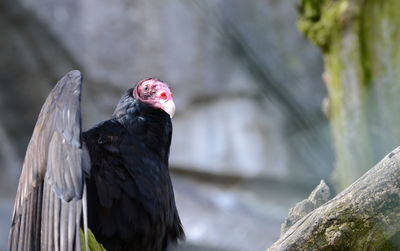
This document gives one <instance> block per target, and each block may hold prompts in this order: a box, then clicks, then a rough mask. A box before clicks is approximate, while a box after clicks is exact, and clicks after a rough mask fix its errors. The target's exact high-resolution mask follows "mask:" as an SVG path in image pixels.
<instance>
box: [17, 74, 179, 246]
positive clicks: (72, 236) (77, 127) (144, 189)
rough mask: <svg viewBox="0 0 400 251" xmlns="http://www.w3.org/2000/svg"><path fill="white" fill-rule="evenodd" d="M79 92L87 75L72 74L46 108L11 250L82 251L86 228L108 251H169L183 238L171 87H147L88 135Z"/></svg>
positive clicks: (30, 155) (130, 94)
mask: <svg viewBox="0 0 400 251" xmlns="http://www.w3.org/2000/svg"><path fill="white" fill-rule="evenodd" d="M80 90H81V75H80V73H79V72H78V71H73V72H70V73H68V74H67V75H66V76H65V77H64V78H63V79H61V80H60V81H59V83H58V84H57V86H56V87H55V88H54V89H53V91H52V92H51V93H50V95H49V97H48V99H47V100H46V103H45V105H44V106H43V108H42V111H41V114H40V115H39V119H38V122H37V124H36V127H35V130H34V133H33V135H32V139H31V141H30V143H29V146H28V149H27V154H26V157H25V161H24V166H23V171H22V174H21V178H20V183H19V187H18V191H17V198H16V202H15V208H14V214H13V222H12V226H11V230H10V238H9V250H80V247H81V245H85V243H83V244H81V243H80V237H79V232H80V231H79V229H80V228H82V229H83V230H84V231H85V232H86V229H87V226H88V227H89V229H90V230H91V231H92V232H93V234H94V236H95V237H96V239H97V240H98V241H99V242H100V243H101V244H103V245H104V247H105V248H106V249H107V250H109V251H112V250H141V251H147V250H148V251H162V250H167V248H168V246H169V244H170V243H175V242H176V241H177V240H178V239H180V238H183V237H184V233H183V230H182V227H181V223H180V219H179V216H178V212H177V210H176V206H175V200H174V193H173V189H172V184H171V180H170V177H169V171H168V158H169V147H170V143H171V135H172V124H171V119H170V115H171V114H168V113H171V109H172V114H173V110H174V108H171V106H170V103H171V102H170V101H172V97H171V94H170V91H169V89H168V87H167V86H166V85H165V84H164V83H162V82H161V81H159V80H157V79H146V80H143V81H141V82H140V83H139V84H138V86H137V87H136V88H135V89H130V90H128V91H127V92H126V93H125V94H124V95H123V97H122V98H121V100H120V102H119V103H118V105H117V108H116V110H115V112H114V114H113V116H112V117H111V119H110V120H107V121H104V122H101V123H99V124H97V125H96V126H94V127H93V128H91V129H89V130H88V131H86V132H83V133H81V122H80ZM160 100H161V101H162V102H159V101H160ZM167 101H168V102H167ZM172 102H173V101H172ZM172 105H173V103H172ZM167 112H168V113H167ZM86 208H87V210H86Z"/></svg>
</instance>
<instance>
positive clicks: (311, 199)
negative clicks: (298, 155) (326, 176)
mask: <svg viewBox="0 0 400 251" xmlns="http://www.w3.org/2000/svg"><path fill="white" fill-rule="evenodd" d="M330 197H331V191H330V189H329V187H328V185H327V184H326V183H325V181H324V180H321V182H320V183H319V185H318V186H317V187H316V188H314V190H313V191H312V192H311V194H310V196H308V198H307V199H305V200H302V201H300V202H298V203H297V204H296V206H294V207H292V208H291V209H290V210H289V215H288V217H286V219H285V221H284V222H283V223H282V226H281V236H283V235H284V234H285V233H286V231H287V230H288V229H289V228H290V227H291V226H293V225H294V224H295V223H296V222H298V221H299V220H300V219H301V218H303V217H304V216H305V215H306V214H308V213H309V212H311V211H313V210H314V209H316V208H318V207H320V206H322V204H324V203H325V202H327V201H328V200H329V199H330Z"/></svg>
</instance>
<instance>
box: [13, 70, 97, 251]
mask: <svg viewBox="0 0 400 251" xmlns="http://www.w3.org/2000/svg"><path fill="white" fill-rule="evenodd" d="M81 85H82V75H81V73H80V72H79V71H71V72H69V73H68V74H67V75H65V76H64V77H63V78H62V79H61V80H60V81H59V82H58V83H57V85H56V86H55V87H54V89H53V90H52V91H51V93H50V94H49V96H48V97H47V99H46V102H45V104H44V105H43V107H42V110H41V112H40V114H39V118H38V120H37V122H36V126H35V129H34V131H33V134H32V138H31V140H30V142H29V145H28V149H27V151H26V155H25V160H24V164H23V167H22V173H21V177H20V180H19V184H18V190H17V195H16V199H15V205H14V212H13V217H12V224H11V229H10V235H9V244H8V248H9V250H80V246H81V244H80V219H81V213H82V212H84V213H83V216H84V218H86V213H85V212H86V188H85V184H84V182H85V180H84V175H85V174H84V172H83V166H87V165H88V164H86V163H82V161H83V159H87V158H82V155H83V154H84V153H83V152H84V151H83V150H82V145H81V112H80V99H81ZM88 166H90V164H89V165H88ZM85 230H86V227H85Z"/></svg>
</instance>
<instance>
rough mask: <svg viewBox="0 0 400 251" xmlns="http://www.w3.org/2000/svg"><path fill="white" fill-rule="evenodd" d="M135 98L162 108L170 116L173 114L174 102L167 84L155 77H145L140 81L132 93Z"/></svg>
mask: <svg viewBox="0 0 400 251" xmlns="http://www.w3.org/2000/svg"><path fill="white" fill-rule="evenodd" d="M132 95H133V97H134V98H135V99H138V100H140V101H142V102H143V103H146V104H148V105H150V106H151V107H154V108H160V109H163V110H164V111H165V112H166V113H168V114H169V116H170V117H171V118H172V117H173V116H174V114H175V103H174V100H173V99H172V93H171V90H170V89H169V87H168V85H167V84H166V83H164V82H161V81H160V80H159V79H157V78H146V79H143V80H142V81H140V82H139V83H138V84H137V86H136V87H135V89H134V90H133V93H132Z"/></svg>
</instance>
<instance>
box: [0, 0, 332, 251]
mask: <svg viewBox="0 0 400 251" xmlns="http://www.w3.org/2000/svg"><path fill="white" fill-rule="evenodd" d="M297 19H298V11H297V8H296V1H280V0H252V1H242V0H230V1H226V0H202V1H196V0H189V1H186V0H164V1H155V0H151V1H149V0H114V1H110V0H70V1H62V0H18V1H16V0H2V1H1V2H0V31H1V36H0V88H1V89H0V90H1V91H0V115H1V116H0V250H5V248H6V243H7V235H8V228H9V225H10V221H11V213H12V207H13V203H14V196H15V192H16V187H17V181H18V178H19V173H20V170H21V165H22V161H23V156H24V154H25V150H26V147H27V144H28V141H29V139H30V135H31V133H32V131H33V127H34V124H35V122H36V118H37V116H38V114H39V111H40V108H41V106H42V104H43V102H44V100H45V98H46V96H47V95H48V93H49V91H50V90H51V88H52V87H53V86H54V85H55V83H56V82H57V81H58V79H60V78H61V77H62V76H63V75H64V74H65V73H67V72H68V71H70V70H72V69H79V70H80V71H82V73H83V76H84V89H83V97H82V102H83V104H82V106H83V123H84V128H85V129H88V128H90V127H91V126H92V125H94V124H95V123H98V122H100V121H102V120H105V119H107V118H108V117H109V116H110V114H111V113H112V111H113V110H114V107H115V105H116V104H117V102H118V100H119V98H120V96H121V95H122V93H123V92H124V91H125V90H126V89H128V88H130V87H132V86H133V85H134V84H135V83H136V82H137V81H139V80H141V79H143V78H145V77H149V76H155V77H158V78H160V79H162V80H164V81H165V82H167V83H168V84H169V85H170V87H171V89H172V92H173V95H174V100H175V103H176V106H177V112H176V115H175V117H174V119H173V126H174V133H173V139H172V146H171V157H170V168H171V172H172V178H173V183H174V188H175V194H176V201H177V206H178V209H179V212H180V215H181V219H182V222H183V225H184V229H185V231H186V236H187V240H186V243H183V244H181V245H180V246H179V247H177V248H176V250H221V251H224V250H226V251H227V250H232V251H235V250H238V251H239V250H248V251H252V250H265V249H266V248H267V247H268V246H270V245H271V244H272V243H273V242H274V241H276V240H277V239H278V237H279V233H280V225H281V223H282V222H283V220H284V218H285V217H286V216H287V214H288V210H289V208H290V207H293V206H294V205H295V203H296V202H298V201H300V200H302V199H304V198H306V197H307V196H308V194H309V193H310V191H311V190H312V188H313V187H315V186H316V185H317V184H318V183H319V180H320V179H321V178H324V179H329V175H330V173H331V171H332V168H333V163H334V161H333V157H334V154H333V150H332V147H331V145H332V143H331V138H330V137H331V136H330V129H329V124H328V121H327V120H326V118H325V117H324V115H323V113H322V109H321V103H322V100H323V99H324V97H325V96H326V89H325V85H324V83H323V81H322V78H321V74H322V72H323V61H322V56H321V53H320V50H319V49H318V48H317V47H315V46H313V45H311V44H310V42H309V41H308V40H307V39H306V38H305V37H304V36H303V35H301V34H300V32H299V31H298V30H297V26H296V22H297Z"/></svg>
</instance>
